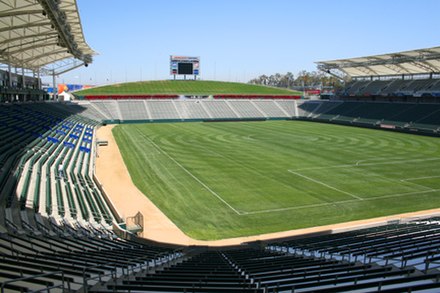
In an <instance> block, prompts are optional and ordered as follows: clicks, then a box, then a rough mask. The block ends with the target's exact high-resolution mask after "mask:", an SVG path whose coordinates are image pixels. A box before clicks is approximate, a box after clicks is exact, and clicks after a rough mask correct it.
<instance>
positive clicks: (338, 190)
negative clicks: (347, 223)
mask: <svg viewBox="0 0 440 293" xmlns="http://www.w3.org/2000/svg"><path fill="white" fill-rule="evenodd" d="M287 171H288V172H290V173H292V174H294V175H296V176H299V177H302V178H304V179H306V180H309V181H312V182H314V183H316V184H320V185H322V186H325V187H327V188H329V189H332V190H335V191H337V192H340V193H343V194H345V195H348V196H350V197H352V198H355V199H357V200H364V199H363V198H362V197H359V196H357V195H355V194H352V193H350V192H346V191H343V190H341V189H338V188H336V187H333V186H331V185H328V184H326V183H324V182H321V181H319V180H316V179H313V178H311V177H308V176H306V175H303V174H300V173H298V172H295V171H292V170H287Z"/></svg>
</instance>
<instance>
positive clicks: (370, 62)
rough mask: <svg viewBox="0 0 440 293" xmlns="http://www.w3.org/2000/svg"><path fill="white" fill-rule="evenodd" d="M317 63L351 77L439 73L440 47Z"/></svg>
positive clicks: (325, 69) (325, 68)
mask: <svg viewBox="0 0 440 293" xmlns="http://www.w3.org/2000/svg"><path fill="white" fill-rule="evenodd" d="M316 63H317V64H318V68H319V69H320V70H323V71H326V72H330V71H331V70H333V69H336V70H340V71H342V72H344V73H345V74H347V75H349V76H351V77H361V76H383V75H402V74H424V73H439V72H440V47H433V48H427V49H420V50H411V51H404V52H399V53H391V54H383V55H375V56H368V57H360V58H350V59H339V60H332V61H323V62H316Z"/></svg>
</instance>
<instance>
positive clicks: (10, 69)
mask: <svg viewBox="0 0 440 293" xmlns="http://www.w3.org/2000/svg"><path fill="white" fill-rule="evenodd" d="M8 79H9V80H8V88H9V92H10V91H12V67H11V64H8ZM6 99H7V100H8V99H10V100H9V102H12V101H13V100H14V97H13V95H12V94H10V93H9V94H6Z"/></svg>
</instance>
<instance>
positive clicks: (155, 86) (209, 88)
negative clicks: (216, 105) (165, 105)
mask: <svg viewBox="0 0 440 293" xmlns="http://www.w3.org/2000/svg"><path fill="white" fill-rule="evenodd" d="M75 94H76V95H79V96H84V95H111V94H117V95H129V94H179V95H221V94H239V95H256V94H258V95H265V94H266V95H302V93H301V92H298V91H292V90H288V89H283V88H274V87H268V86H262V85H255V84H248V83H239V82H220V81H209V80H197V81H194V80H192V81H191V80H187V81H183V80H154V81H142V82H127V83H121V84H113V85H106V86H101V87H94V88H90V89H86V90H82V91H78V92H75Z"/></svg>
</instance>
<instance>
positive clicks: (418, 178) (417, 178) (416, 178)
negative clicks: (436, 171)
mask: <svg viewBox="0 0 440 293" xmlns="http://www.w3.org/2000/svg"><path fill="white" fill-rule="evenodd" d="M432 178H440V176H425V177H415V178H406V179H402V180H401V181H413V180H423V179H432Z"/></svg>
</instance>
